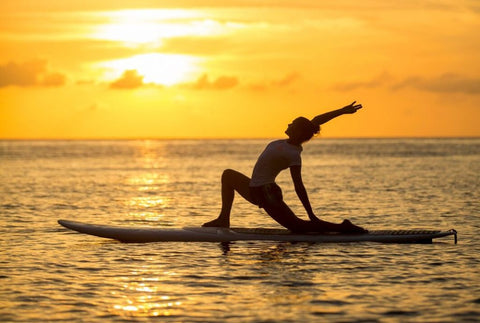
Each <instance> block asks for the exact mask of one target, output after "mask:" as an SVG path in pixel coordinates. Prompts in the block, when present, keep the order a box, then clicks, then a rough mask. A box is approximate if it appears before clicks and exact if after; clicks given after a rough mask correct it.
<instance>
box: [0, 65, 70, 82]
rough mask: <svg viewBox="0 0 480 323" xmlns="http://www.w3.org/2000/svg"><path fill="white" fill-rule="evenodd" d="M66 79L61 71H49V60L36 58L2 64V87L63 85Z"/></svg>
mask: <svg viewBox="0 0 480 323" xmlns="http://www.w3.org/2000/svg"><path fill="white" fill-rule="evenodd" d="M65 81H66V77H65V75H63V74H61V73H56V72H55V73H49V72H48V71H47V61H46V60H42V59H34V60H31V61H27V62H23V63H15V62H9V63H7V64H5V65H0V87H5V86H10V85H12V86H22V87H26V86H61V85H64V84H65Z"/></svg>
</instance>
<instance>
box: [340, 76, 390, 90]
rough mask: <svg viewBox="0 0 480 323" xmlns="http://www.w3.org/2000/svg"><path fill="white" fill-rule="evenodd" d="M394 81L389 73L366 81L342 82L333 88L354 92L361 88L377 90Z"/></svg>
mask: <svg viewBox="0 0 480 323" xmlns="http://www.w3.org/2000/svg"><path fill="white" fill-rule="evenodd" d="M391 80H392V76H391V75H390V74H389V73H388V72H383V73H381V74H380V75H378V76H376V77H374V78H372V79H370V80H366V81H354V82H341V83H337V84H334V85H333V86H332V89H333V90H336V91H352V90H356V89H359V88H375V87H379V86H383V85H385V84H387V83H388V82H389V81H391Z"/></svg>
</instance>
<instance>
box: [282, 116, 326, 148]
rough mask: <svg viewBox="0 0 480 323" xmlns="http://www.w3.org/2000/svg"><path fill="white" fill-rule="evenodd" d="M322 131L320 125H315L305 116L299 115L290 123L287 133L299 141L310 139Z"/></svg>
mask: <svg viewBox="0 0 480 323" xmlns="http://www.w3.org/2000/svg"><path fill="white" fill-rule="evenodd" d="M319 131H320V126H318V125H315V124H314V123H312V122H311V121H310V120H308V119H307V118H305V117H298V118H296V119H295V120H293V121H292V123H290V124H289V125H288V128H287V130H286V131H285V133H286V134H287V135H288V137H290V139H293V140H295V141H297V142H298V143H303V142H305V141H309V140H310V139H312V137H313V136H314V135H315V134H317V133H318V132H319Z"/></svg>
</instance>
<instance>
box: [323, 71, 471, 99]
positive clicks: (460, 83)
mask: <svg viewBox="0 0 480 323" xmlns="http://www.w3.org/2000/svg"><path fill="white" fill-rule="evenodd" d="M380 86H387V87H389V88H390V89H391V90H401V89H404V88H412V89H416V90H420V91H428V92H438V93H454V92H456V93H465V94H480V78H472V77H465V76H462V75H459V74H452V73H447V74H443V75H440V76H438V77H433V78H425V77H419V76H412V77H408V78H406V79H404V80H401V81H398V80H397V81H395V80H394V78H393V77H392V76H391V75H390V74H389V73H387V72H384V73H383V74H380V75H379V76H377V77H375V78H373V79H371V80H366V81H357V82H345V83H337V84H335V85H334V86H333V87H332V89H334V90H337V91H351V90H356V89H359V88H376V87H380Z"/></svg>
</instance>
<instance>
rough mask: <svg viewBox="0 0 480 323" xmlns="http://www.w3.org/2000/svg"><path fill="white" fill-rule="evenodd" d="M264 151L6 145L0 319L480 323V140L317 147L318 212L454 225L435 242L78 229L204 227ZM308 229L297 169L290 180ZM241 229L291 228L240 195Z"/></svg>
mask: <svg viewBox="0 0 480 323" xmlns="http://www.w3.org/2000/svg"><path fill="white" fill-rule="evenodd" d="M266 143H267V141H266V140H223V141H221V140H218V141H217V140H207V141H202V140H195V141H3V142H1V141H0V230H1V235H0V245H1V247H0V250H1V251H0V252H1V257H0V286H1V287H0V305H1V306H0V321H2V322H33V321H42V322H46V321H64V322H108V321H112V322H126V321H133V322H138V321H148V322H157V321H158V322H300V321H302V322H307V321H308V322H345V321H368V322H376V321H378V322H419V321H429V322H459V321H460V322H461V321H463V322H469V321H470V322H473V321H478V320H479V318H480V257H479V255H480V244H479V242H478V240H479V239H478V233H479V232H480V202H479V201H480V188H479V184H480V139H379V140H376V139H357V140H353V139H352V140H350V139H349V140H347V139H345V140H332V139H316V140H313V141H312V142H310V143H308V144H306V145H305V147H304V152H303V160H304V167H303V174H304V175H303V177H304V181H305V185H306V187H307V190H308V191H309V194H310V198H311V202H312V204H313V206H314V209H315V210H316V212H317V215H319V216H321V217H323V218H324V219H326V220H330V221H341V220H342V219H344V218H349V219H351V220H352V221H353V222H355V223H358V224H359V225H363V226H365V227H366V228H369V229H402V228H411V229H414V228H419V229H420V228H421V229H451V228H455V229H457V231H458V232H459V243H458V244H457V245H455V244H454V243H453V238H451V237H448V238H444V239H440V240H437V241H436V242H435V243H433V244H431V245H424V244H420V245H408V244H407V245H402V244H393V245H389V244H378V243H356V244H349V243H344V244H310V243H284V242H279V243H277V242H235V243H230V244H220V243H150V244H122V243H118V242H115V241H110V240H106V239H101V238H96V237H91V236H87V235H82V234H77V233H74V232H69V231H67V230H66V229H63V228H61V227H60V226H59V225H58V224H57V222H56V221H57V220H58V219H71V220H78V221H86V222H92V223H100V224H115V225H126V226H145V225H151V226H161V227H182V226H195V225H200V224H202V223H203V222H205V221H207V220H209V219H212V218H213V217H215V216H216V215H217V214H218V211H219V208H220V196H219V190H220V185H219V178H220V174H221V172H222V170H223V169H224V168H234V169H237V170H239V171H242V172H244V173H246V174H250V173H251V170H252V167H253V164H254V162H255V160H256V158H257V156H258V154H259V153H260V152H261V150H262V149H263V147H264V146H265V144H266ZM278 182H279V184H280V185H281V186H282V187H283V188H284V195H285V198H286V200H287V201H288V202H289V203H290V204H291V206H292V208H293V209H294V210H296V211H298V214H299V215H300V216H302V217H304V216H305V213H304V211H303V209H302V207H301V204H300V202H299V201H298V199H297V198H296V197H295V193H294V191H293V187H292V185H291V184H290V179H289V174H288V172H284V173H282V174H281V175H280V177H279V179H278ZM232 225H234V226H248V227H278V226H277V225H276V223H275V222H273V220H271V219H270V218H269V217H268V216H266V215H265V214H263V213H262V212H261V210H259V209H258V208H256V207H254V206H251V205H249V204H248V203H246V202H244V201H242V200H241V199H236V201H235V204H234V210H233V214H232Z"/></svg>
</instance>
